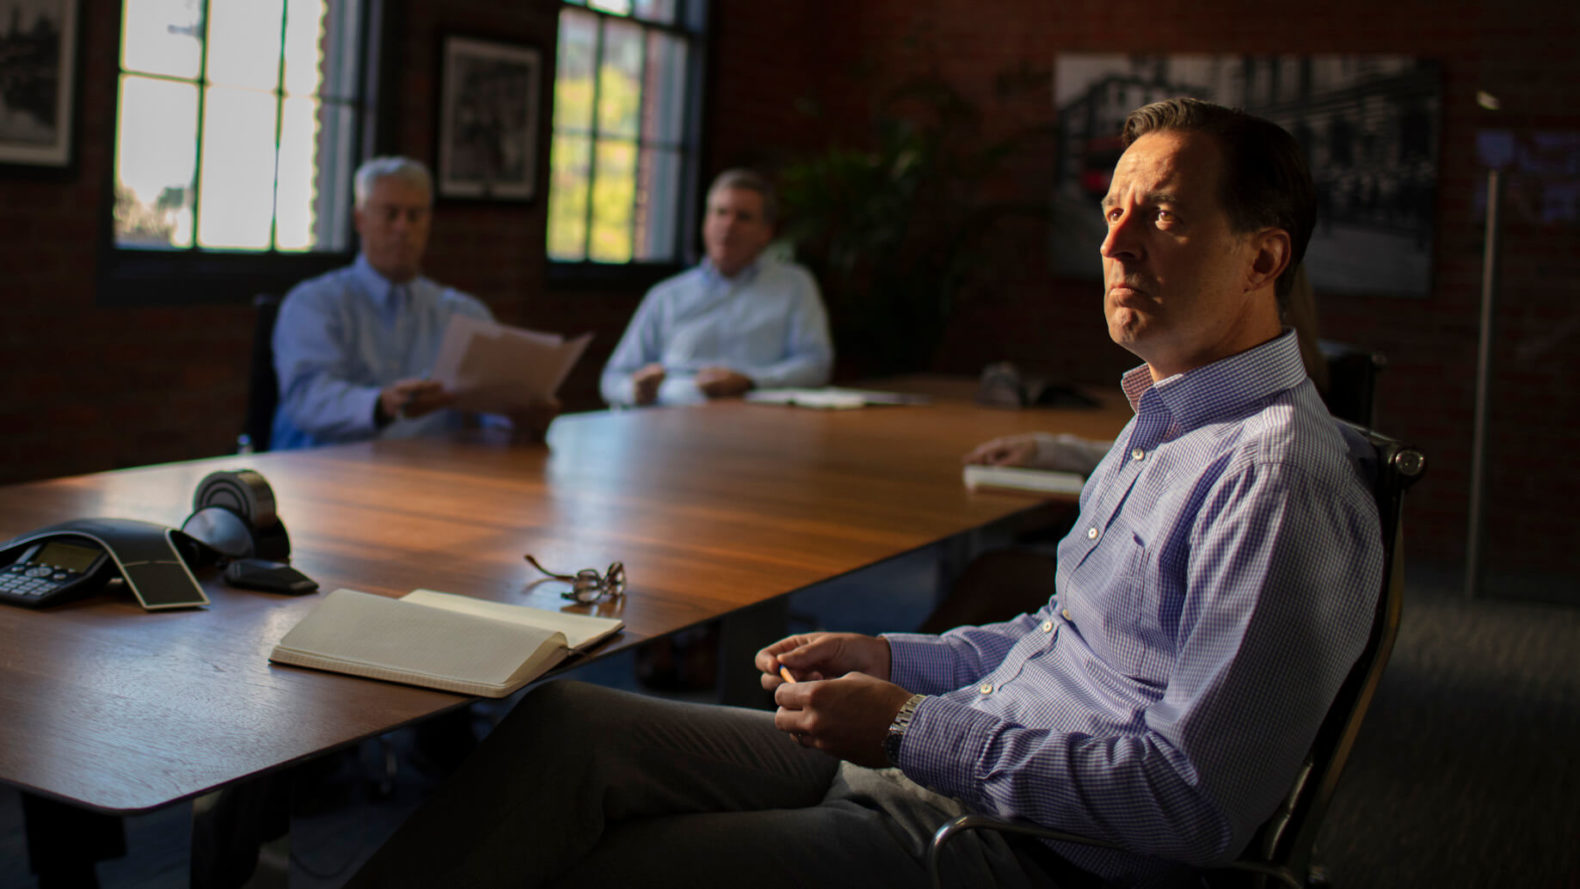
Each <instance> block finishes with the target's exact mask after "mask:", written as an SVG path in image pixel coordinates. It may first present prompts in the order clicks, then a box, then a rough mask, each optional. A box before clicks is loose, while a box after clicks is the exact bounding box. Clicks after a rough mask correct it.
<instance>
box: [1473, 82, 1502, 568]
mask: <svg viewBox="0 0 1580 889" xmlns="http://www.w3.org/2000/svg"><path fill="white" fill-rule="evenodd" d="M1476 101H1477V103H1478V104H1480V105H1481V107H1483V108H1485V109H1487V110H1488V111H1496V110H1497V108H1498V100H1497V99H1496V98H1494V97H1493V96H1490V95H1488V94H1486V93H1480V94H1479V95H1477V97H1476ZM1502 195H1503V178H1502V175H1501V171H1500V170H1499V169H1498V168H1497V166H1492V167H1491V168H1490V169H1488V170H1487V218H1486V238H1485V241H1484V242H1483V245H1482V252H1481V336H1480V338H1479V341H1478V343H1477V346H1476V414H1475V420H1474V421H1473V422H1472V423H1471V440H1470V527H1469V529H1468V531H1469V533H1468V535H1467V540H1466V546H1465V596H1466V597H1467V598H1474V597H1475V595H1476V588H1477V587H1479V586H1480V585H1481V549H1482V543H1483V542H1484V541H1483V537H1484V535H1483V533H1482V528H1481V514H1482V509H1483V496H1484V494H1485V489H1486V475H1487V471H1486V470H1487V466H1486V464H1487V459H1486V458H1487V411H1488V404H1487V390H1488V387H1489V384H1490V382H1491V379H1492V322H1493V312H1494V309H1495V307H1496V305H1497V301H1498V225H1499V219H1498V210H1499V208H1500V206H1501V204H1502Z"/></svg>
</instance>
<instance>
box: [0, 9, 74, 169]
mask: <svg viewBox="0 0 1580 889" xmlns="http://www.w3.org/2000/svg"><path fill="white" fill-rule="evenodd" d="M78 2H80V0H0V164H21V165H28V166H40V167H65V166H69V165H70V164H71V148H72V143H71V139H72V117H73V108H72V101H73V97H74V96H75V95H76V90H75V84H76V71H77V4H78Z"/></svg>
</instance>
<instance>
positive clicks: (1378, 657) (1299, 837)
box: [1242, 421, 1426, 875]
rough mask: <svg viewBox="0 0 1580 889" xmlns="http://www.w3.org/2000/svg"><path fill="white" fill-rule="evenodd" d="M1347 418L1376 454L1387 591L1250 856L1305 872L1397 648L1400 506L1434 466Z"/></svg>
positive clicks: (1400, 591)
mask: <svg viewBox="0 0 1580 889" xmlns="http://www.w3.org/2000/svg"><path fill="white" fill-rule="evenodd" d="M1341 422H1342V421H1341ZM1343 425H1344V426H1346V427H1347V429H1348V434H1349V435H1351V436H1360V437H1364V438H1365V439H1366V441H1367V442H1368V443H1370V445H1371V447H1372V449H1373V451H1374V453H1375V455H1376V457H1375V459H1376V463H1375V466H1374V468H1373V473H1374V474H1373V479H1372V490H1373V493H1374V494H1375V495H1376V498H1377V511H1378V516H1379V518H1380V519H1381V526H1382V535H1383V584H1382V592H1381V594H1380V595H1379V596H1378V597H1377V611H1376V615H1375V618H1374V619H1373V621H1372V632H1371V636H1370V637H1369V639H1368V640H1367V643H1366V647H1365V649H1364V650H1362V652H1361V655H1360V657H1359V658H1357V659H1356V661H1355V665H1354V666H1353V667H1351V668H1350V673H1349V676H1348V677H1347V678H1346V679H1345V681H1344V684H1343V685H1342V686H1340V688H1339V693H1338V695H1337V696H1336V697H1335V698H1334V699H1333V705H1332V706H1331V707H1330V708H1329V709H1328V715H1327V718H1326V719H1324V720H1323V722H1322V726H1321V728H1320V729H1319V730H1318V731H1317V737H1316V740H1314V741H1313V742H1312V745H1311V750H1310V751H1309V752H1308V753H1307V755H1306V760H1305V763H1304V765H1303V766H1302V769H1301V774H1300V776H1299V778H1298V779H1297V780H1296V782H1295V784H1294V786H1293V788H1292V789H1291V790H1290V793H1289V795H1288V796H1287V797H1285V799H1284V803H1283V805H1282V806H1281V807H1280V808H1279V810H1278V811H1277V812H1275V813H1274V815H1273V817H1272V818H1270V819H1268V821H1267V822H1265V823H1264V824H1263V825H1262V828H1261V829H1260V830H1259V831H1258V832H1257V835H1256V837H1255V839H1254V840H1253V841H1252V843H1251V845H1250V846H1249V847H1248V848H1247V850H1246V853H1245V855H1243V856H1242V858H1250V859H1252V860H1258V859H1259V860H1261V861H1264V862H1268V863H1274V864H1279V865H1283V866H1285V867H1288V868H1289V869H1290V870H1292V871H1293V872H1294V873H1295V874H1300V875H1305V874H1309V872H1310V869H1311V849H1312V846H1313V844H1314V843H1315V841H1316V834H1317V830H1318V828H1319V827H1320V826H1321V824H1322V816H1323V814H1324V813H1325V812H1326V811H1327V807H1328V803H1329V802H1330V801H1331V800H1332V798H1333V791H1334V789H1335V788H1336V787H1337V786H1338V782H1339V776H1340V774H1341V773H1343V771H1344V764H1345V762H1346V761H1347V760H1348V759H1349V755H1350V751H1351V750H1352V749H1353V748H1354V746H1355V737H1356V735H1357V734H1358V733H1359V732H1360V727H1361V722H1362V720H1363V719H1364V718H1365V716H1366V711H1367V709H1368V708H1369V707H1370V706H1371V702H1372V698H1373V697H1374V696H1375V695H1376V693H1377V686H1378V684H1379V683H1380V682H1381V680H1382V674H1383V669H1384V668H1385V667H1386V666H1387V665H1388V658H1389V655H1391V654H1392V653H1393V644H1394V639H1395V638H1396V637H1397V635H1398V633H1399V613H1400V610H1401V608H1402V607H1403V604H1404V559H1403V552H1402V547H1403V538H1404V525H1403V523H1402V521H1401V519H1400V513H1401V511H1402V507H1403V505H1404V492H1405V491H1406V490H1407V489H1408V488H1409V487H1410V486H1411V485H1413V484H1415V483H1416V482H1417V481H1419V480H1420V478H1421V476H1422V474H1423V473H1425V472H1426V454H1425V453H1423V452H1422V451H1421V450H1420V449H1419V448H1417V447H1415V446H1413V445H1408V444H1405V443H1404V442H1401V441H1398V440H1397V439H1393V438H1389V437H1388V436H1386V435H1382V434H1380V433H1377V432H1374V431H1372V430H1370V429H1367V428H1365V427H1362V426H1359V425H1357V424H1354V423H1344V424H1343Z"/></svg>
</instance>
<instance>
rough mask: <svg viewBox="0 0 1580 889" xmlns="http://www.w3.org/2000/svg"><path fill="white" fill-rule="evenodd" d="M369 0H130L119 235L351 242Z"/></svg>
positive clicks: (256, 242) (256, 243) (119, 128)
mask: <svg viewBox="0 0 1580 889" xmlns="http://www.w3.org/2000/svg"><path fill="white" fill-rule="evenodd" d="M370 5H371V2H370V0H125V2H124V4H123V7H122V9H123V12H122V22H121V60H120V77H119V83H118V96H117V100H118V101H117V107H118V117H117V122H116V139H115V204H114V219H113V243H114V246H115V247H117V248H134V249H135V248H140V249H143V250H160V251H176V252H203V251H227V252H246V253H307V252H338V251H345V250H347V249H349V246H350V233H351V226H350V212H351V177H352V174H353V172H354V170H355V166H356V163H357V161H358V157H357V152H356V146H357V145H358V141H359V137H360V121H361V117H362V113H363V103H362V98H361V95H362V80H361V78H362V65H363V51H362V47H363V45H364V43H365V40H364V34H363V32H364V18H365V16H366V14H367V12H368V9H369V7H370Z"/></svg>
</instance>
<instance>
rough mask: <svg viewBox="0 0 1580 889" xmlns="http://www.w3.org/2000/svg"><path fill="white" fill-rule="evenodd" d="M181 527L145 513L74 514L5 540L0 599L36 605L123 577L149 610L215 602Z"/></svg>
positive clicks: (0, 549) (0, 558)
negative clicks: (197, 573) (142, 516)
mask: <svg viewBox="0 0 1580 889" xmlns="http://www.w3.org/2000/svg"><path fill="white" fill-rule="evenodd" d="M182 546H187V547H188V548H190V547H191V542H190V539H188V538H186V536H185V535H183V534H182V533H181V532H180V531H177V530H176V529H174V528H168V527H166V526H164V525H159V524H155V523H153V522H144V521H139V520H137V519H103V518H95V519H73V520H72V521H69V522H61V523H60V524H58V525H50V526H49V527H47V528H40V529H38V530H37V531H33V532H31V533H28V534H23V535H22V536H20V537H16V538H13V539H11V540H9V541H6V542H5V543H0V601H3V602H8V603H11V604H14V605H23V606H27V607H30V608H42V607H44V606H46V605H54V604H57V603H59V602H63V601H67V600H69V599H73V598H76V597H79V596H83V595H86V594H88V593H91V592H94V591H97V590H98V589H100V588H101V587H103V586H104V585H105V584H106V583H108V582H109V581H110V580H113V579H115V578H120V579H121V580H122V581H123V582H124V583H125V584H126V587H127V589H129V590H131V591H132V595H134V596H136V597H137V601H138V602H139V603H141V604H142V606H143V607H144V608H146V609H148V610H149V611H158V610H162V609H166V608H187V607H191V606H195V605H207V604H208V596H207V595H205V594H204V592H203V587H202V586H201V585H200V584H199V583H198V582H197V578H195V577H193V576H192V571H191V569H190V568H188V567H187V556H186V555H185V554H183V553H182V551H181V547H182Z"/></svg>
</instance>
